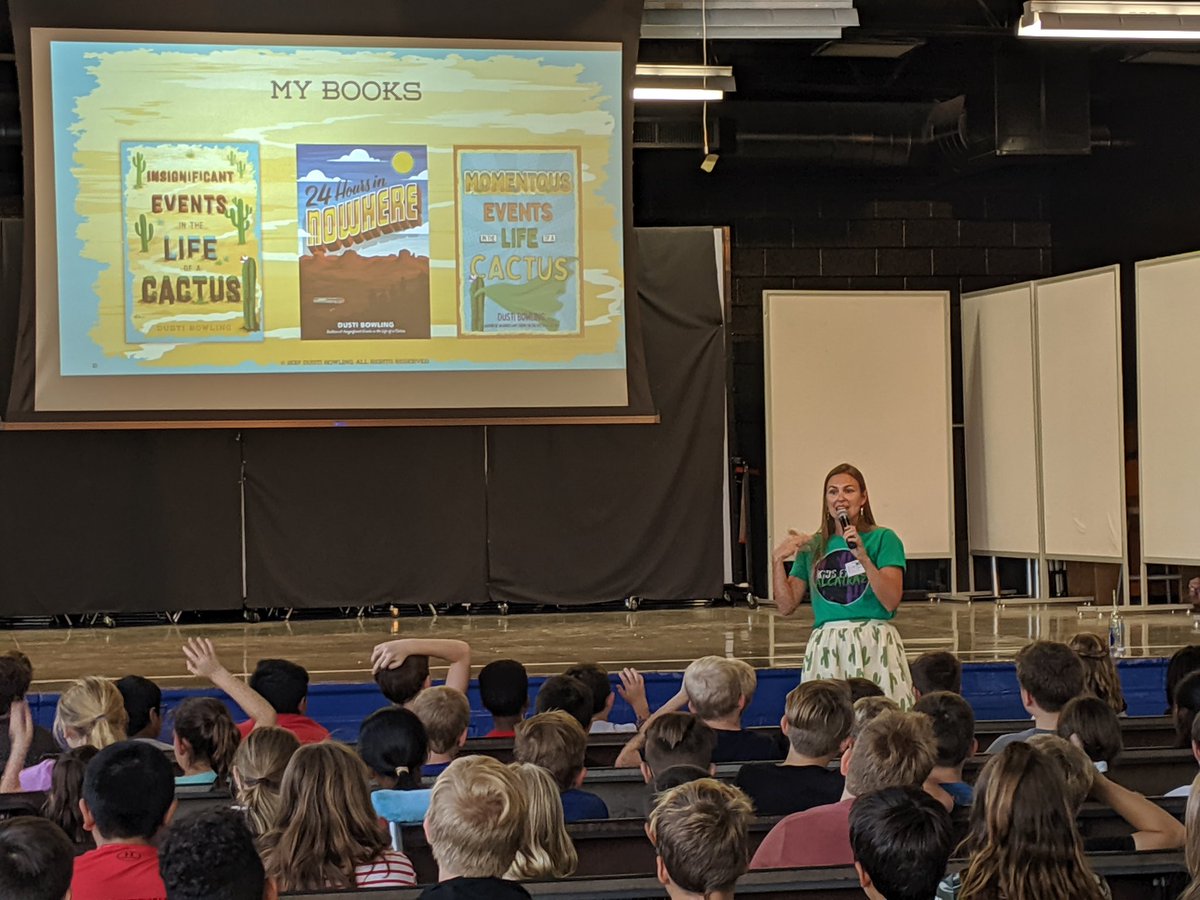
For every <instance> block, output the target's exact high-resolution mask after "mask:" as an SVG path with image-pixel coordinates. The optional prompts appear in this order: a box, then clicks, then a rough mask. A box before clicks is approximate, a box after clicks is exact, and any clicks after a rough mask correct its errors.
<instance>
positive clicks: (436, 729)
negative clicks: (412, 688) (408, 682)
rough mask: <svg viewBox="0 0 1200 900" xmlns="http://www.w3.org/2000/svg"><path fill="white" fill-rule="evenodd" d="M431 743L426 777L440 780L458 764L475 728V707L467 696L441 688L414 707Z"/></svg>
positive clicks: (418, 699) (423, 693)
mask: <svg viewBox="0 0 1200 900" xmlns="http://www.w3.org/2000/svg"><path fill="white" fill-rule="evenodd" d="M410 706H411V709H412V711H413V712H414V713H415V714H416V716H417V718H418V719H419V720H420V722H421V724H422V725H423V726H424V727H425V736H426V738H427V739H428V741H429V757H428V759H427V760H426V761H425V769H424V771H425V774H426V775H429V776H434V777H436V776H438V775H440V774H441V773H442V772H443V771H444V770H445V768H446V766H448V765H450V763H451V762H453V761H454V758H455V757H456V756H458V752H459V750H461V749H462V746H463V744H465V743H466V742H467V732H468V730H470V727H471V704H470V703H469V702H468V701H467V697H466V695H465V694H463V693H461V692H460V691H456V690H455V689H454V688H452V687H447V686H446V685H439V686H438V687H431V688H426V689H425V690H423V691H421V693H420V694H418V695H417V697H416V698H415V699H414V700H413V701H412V703H411V704H410Z"/></svg>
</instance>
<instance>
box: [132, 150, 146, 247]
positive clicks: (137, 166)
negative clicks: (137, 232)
mask: <svg viewBox="0 0 1200 900" xmlns="http://www.w3.org/2000/svg"><path fill="white" fill-rule="evenodd" d="M133 171H134V172H136V173H137V182H136V183H135V184H134V187H135V188H140V187H141V186H142V176H143V175H145V174H146V157H144V156H142V152H141V151H140V150H139V151H138V152H137V153H135V154H133ZM142 249H145V248H144V247H143V248H142Z"/></svg>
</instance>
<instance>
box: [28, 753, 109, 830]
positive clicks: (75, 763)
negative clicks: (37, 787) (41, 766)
mask: <svg viewBox="0 0 1200 900" xmlns="http://www.w3.org/2000/svg"><path fill="white" fill-rule="evenodd" d="M99 752H100V751H99V750H97V749H96V748H95V747H92V746H89V745H87V744H84V745H83V746H82V747H76V748H75V749H74V750H68V751H67V752H66V753H61V754H59V757H58V759H57V760H55V762H54V771H53V772H51V774H50V793H49V795H48V796H47V797H46V803H45V805H44V806H43V807H42V815H43V816H45V817H46V818H47V819H49V820H50V821H51V822H53V823H54V824H55V825H57V826H58V827H59V828H61V829H62V830H63V831H64V832H66V835H67V837H68V838H70V839H71V843H72V844H75V845H76V846H86V847H94V846H96V842H95V840H94V839H93V838H92V833H91V832H90V831H87V830H85V829H84V827H83V813H82V811H80V809H79V798H80V797H82V796H83V773H84V770H85V769H87V764H88V762H89V761H90V760H91V758H92V757H93V756H95V755H96V754H97V753H99Z"/></svg>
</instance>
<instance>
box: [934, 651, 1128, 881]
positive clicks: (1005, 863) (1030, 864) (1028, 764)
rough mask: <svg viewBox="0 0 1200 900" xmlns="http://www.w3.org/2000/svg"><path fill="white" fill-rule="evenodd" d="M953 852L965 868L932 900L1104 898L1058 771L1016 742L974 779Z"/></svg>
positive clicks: (1034, 750) (1042, 755)
mask: <svg viewBox="0 0 1200 900" xmlns="http://www.w3.org/2000/svg"><path fill="white" fill-rule="evenodd" d="M1069 649H1070V648H1068V650H1069ZM960 851H961V852H962V853H963V855H965V856H966V857H967V864H966V867H965V868H964V869H963V870H962V871H961V872H956V873H954V874H953V875H950V876H948V877H946V878H945V879H943V880H942V882H941V885H940V886H939V887H938V891H937V895H936V896H937V898H938V900H958V898H960V897H962V898H970V897H1013V898H1015V897H1029V898H1034V897H1037V898H1041V897H1047V898H1049V897H1054V898H1055V900H1106V898H1107V897H1108V896H1109V892H1108V886H1107V885H1106V884H1104V882H1103V881H1101V880H1100V878H1099V877H1098V876H1097V875H1096V874H1095V872H1093V871H1092V867H1091V865H1090V864H1089V863H1088V859H1087V856H1086V855H1085V854H1084V850H1083V841H1082V839H1081V838H1080V836H1079V831H1078V829H1077V828H1076V826H1075V816H1074V813H1073V811H1072V810H1071V809H1070V808H1069V806H1068V804H1067V799H1066V783H1065V781H1064V780H1063V776H1062V772H1061V771H1060V769H1059V767H1058V766H1057V765H1056V764H1055V762H1054V761H1053V760H1052V759H1051V758H1050V757H1049V756H1048V755H1047V754H1045V753H1042V752H1040V751H1039V750H1038V749H1037V748H1036V747H1032V746H1030V745H1028V744H1025V743H1023V742H1022V741H1020V740H1017V741H1012V742H1010V743H1009V744H1008V745H1007V746H1006V747H1005V748H1004V749H1003V750H1001V751H999V752H997V753H996V754H994V755H993V757H992V758H991V759H990V760H988V762H987V765H985V766H984V767H983V771H982V772H980V775H979V780H978V781H977V782H976V785H975V803H974V805H973V806H972V807H971V818H970V831H969V833H968V835H967V839H966V840H965V841H964V842H963V845H962V847H961V848H960Z"/></svg>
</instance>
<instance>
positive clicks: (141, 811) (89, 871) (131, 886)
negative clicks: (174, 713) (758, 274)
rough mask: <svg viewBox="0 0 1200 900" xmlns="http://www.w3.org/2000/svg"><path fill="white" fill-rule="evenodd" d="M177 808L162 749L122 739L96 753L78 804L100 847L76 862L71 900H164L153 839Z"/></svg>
mask: <svg viewBox="0 0 1200 900" xmlns="http://www.w3.org/2000/svg"><path fill="white" fill-rule="evenodd" d="M113 690H114V691H115V690H116V688H113ZM175 804H176V801H175V776H174V774H173V773H172V772H171V764H170V763H169V762H167V757H166V755H165V754H164V753H163V752H162V751H161V750H156V749H155V748H153V747H151V746H149V745H148V744H145V743H142V742H140V741H121V742H119V743H115V744H111V745H109V746H107V747H105V748H104V749H103V750H101V751H100V752H99V753H97V754H96V756H95V757H94V758H93V759H92V761H91V762H89V763H88V765H87V770H86V771H85V772H84V776H83V800H82V802H81V803H80V809H81V810H82V812H83V827H84V828H85V829H87V830H88V831H90V832H91V833H92V838H93V839H94V840H95V842H96V849H95V850H89V851H88V852H87V853H85V854H83V856H81V857H79V858H78V859H77V860H75V874H74V876H73V877H72V878H71V897H72V900H125V898H128V900H135V898H136V900H156V898H161V897H165V896H166V890H165V888H164V887H163V882H162V876H160V875H159V873H158V851H157V850H156V849H155V845H154V839H155V837H156V836H157V835H158V833H159V832H160V831H161V830H162V829H163V828H164V827H165V826H166V825H167V823H168V822H170V820H171V816H172V814H173V813H174V811H175Z"/></svg>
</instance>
